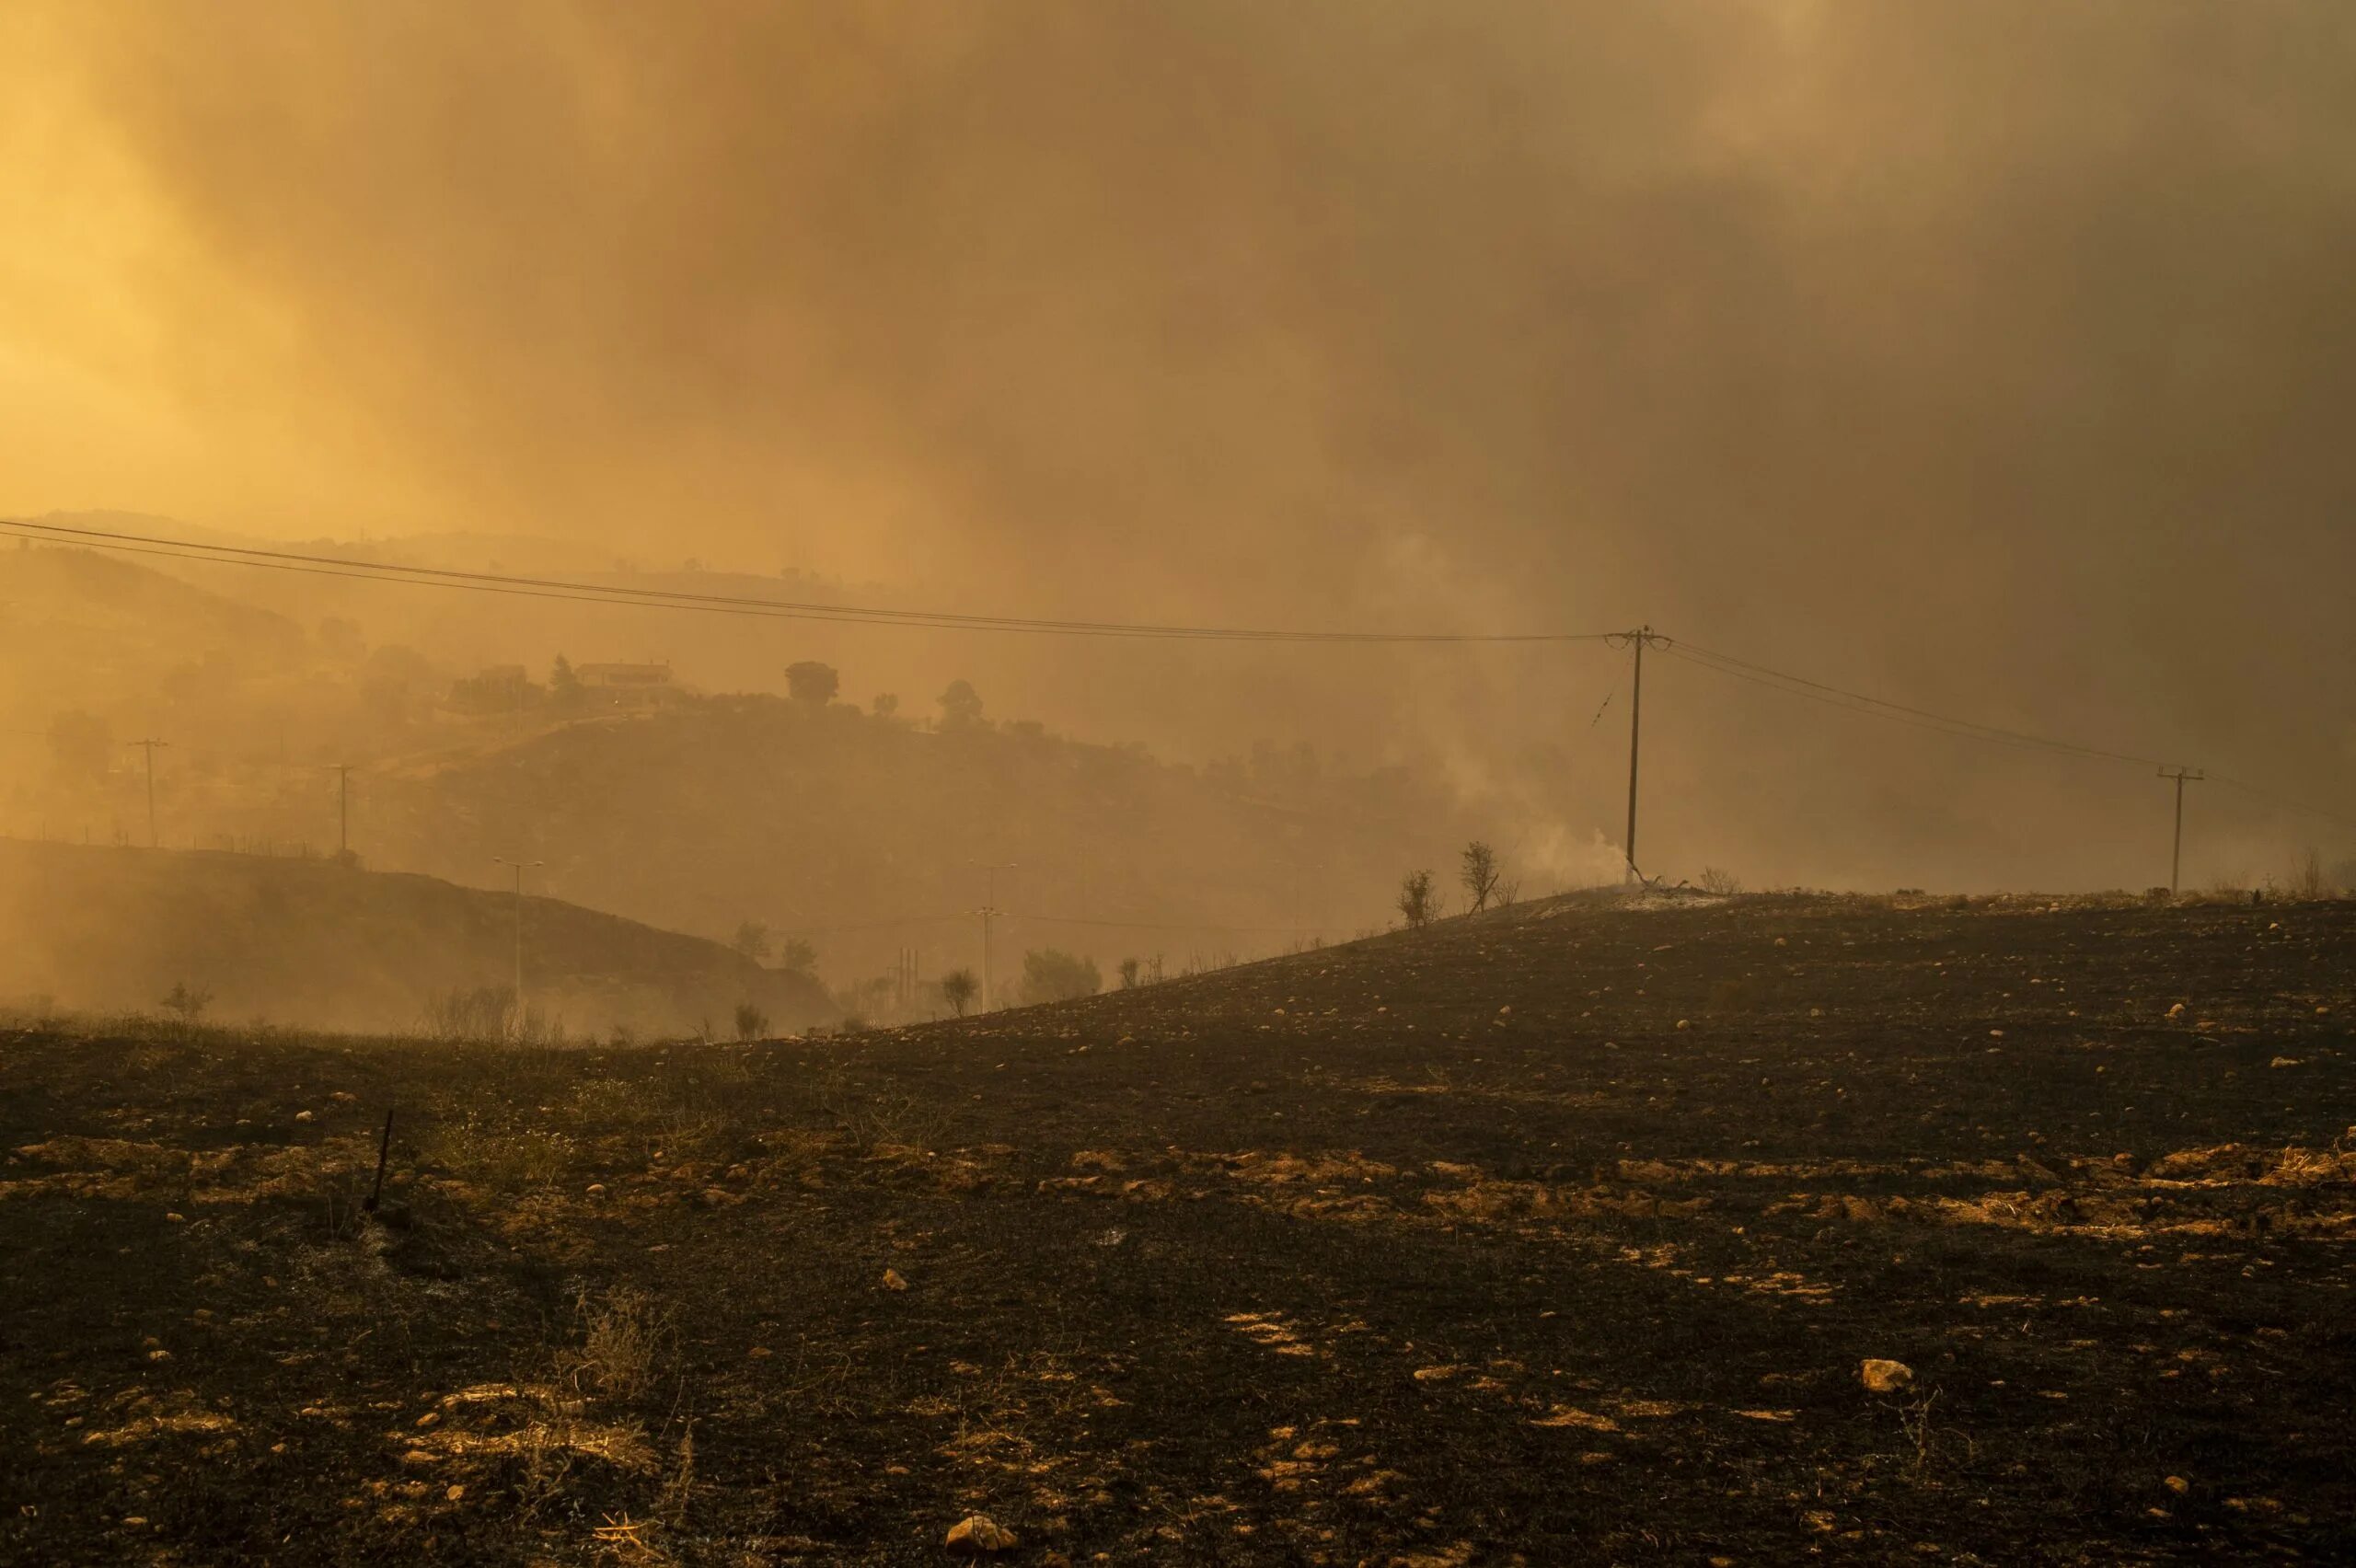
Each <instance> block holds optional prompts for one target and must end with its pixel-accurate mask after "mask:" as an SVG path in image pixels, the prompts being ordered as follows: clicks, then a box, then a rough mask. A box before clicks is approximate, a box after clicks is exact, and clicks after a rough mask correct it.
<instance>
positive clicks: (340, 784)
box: [335, 762, 352, 865]
mask: <svg viewBox="0 0 2356 1568" xmlns="http://www.w3.org/2000/svg"><path fill="white" fill-rule="evenodd" d="M335 859H336V863H337V864H338V865H349V864H351V862H352V765H351V764H350V763H348V762H339V763H337V764H336V765H335Z"/></svg>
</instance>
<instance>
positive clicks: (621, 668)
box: [572, 664, 685, 708]
mask: <svg viewBox="0 0 2356 1568" xmlns="http://www.w3.org/2000/svg"><path fill="white" fill-rule="evenodd" d="M572 675H573V678H574V679H575V680H577V681H579V682H580V683H581V691H582V695H583V697H584V698H587V700H588V701H589V703H590V705H591V706H593V707H599V708H662V707H665V706H667V705H668V704H670V703H674V702H676V701H677V700H678V699H679V698H681V697H682V696H684V695H685V693H684V691H683V690H682V688H681V687H680V686H678V685H677V684H676V682H674V681H673V680H672V679H671V666H670V665H668V664H575V665H574V666H573V667H572Z"/></svg>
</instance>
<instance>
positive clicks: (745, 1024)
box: [736, 1002, 769, 1040]
mask: <svg viewBox="0 0 2356 1568" xmlns="http://www.w3.org/2000/svg"><path fill="white" fill-rule="evenodd" d="M768 1032H769V1015H768V1014H767V1013H765V1012H763V1011H762V1010H761V1009H759V1008H756V1007H755V1006H754V1005H753V1004H752V1003H750V1002H738V1003H737V1004H736V1038H737V1039H739V1040H766V1039H767V1038H768Z"/></svg>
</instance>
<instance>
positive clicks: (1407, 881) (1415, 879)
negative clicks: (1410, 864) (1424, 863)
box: [1398, 871, 1439, 931]
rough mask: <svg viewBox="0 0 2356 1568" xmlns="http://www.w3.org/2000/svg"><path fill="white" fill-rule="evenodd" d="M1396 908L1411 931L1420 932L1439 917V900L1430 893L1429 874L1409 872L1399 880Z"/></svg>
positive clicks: (1430, 879) (1430, 882)
mask: <svg viewBox="0 0 2356 1568" xmlns="http://www.w3.org/2000/svg"><path fill="white" fill-rule="evenodd" d="M1398 907H1399V914H1400V917H1402V918H1403V919H1404V920H1405V921H1406V922H1407V929H1409V930H1411V931H1420V930H1422V929H1423V928H1425V927H1426V926H1428V925H1430V924H1431V923H1432V922H1433V921H1434V920H1436V919H1438V917H1439V900H1438V898H1437V897H1436V896H1435V895H1434V894H1433V893H1432V874H1431V872H1429V871H1409V872H1408V873H1407V874H1406V875H1405V876H1403V877H1402V878H1400V879H1399V901H1398Z"/></svg>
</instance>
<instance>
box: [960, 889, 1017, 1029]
mask: <svg viewBox="0 0 2356 1568" xmlns="http://www.w3.org/2000/svg"><path fill="white" fill-rule="evenodd" d="M965 863H966V864H967V865H969V866H974V867H977V868H979V870H981V873H982V877H983V882H982V888H983V892H982V906H981V908H980V909H978V910H976V911H975V913H976V914H978V915H979V916H981V917H982V1010H983V1011H984V1012H987V1011H989V1010H990V1009H991V1008H993V1007H995V1006H996V1005H997V1003H996V1001H995V999H994V998H995V996H996V993H995V992H994V991H993V990H992V988H991V985H990V921H991V919H992V918H993V917H995V916H996V915H997V914H998V874H999V872H1000V871H1011V870H1014V862H1013V861H1011V860H1000V861H998V862H996V863H994V864H990V865H983V864H982V862H980V861H978V860H968V861H966V862H965Z"/></svg>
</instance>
